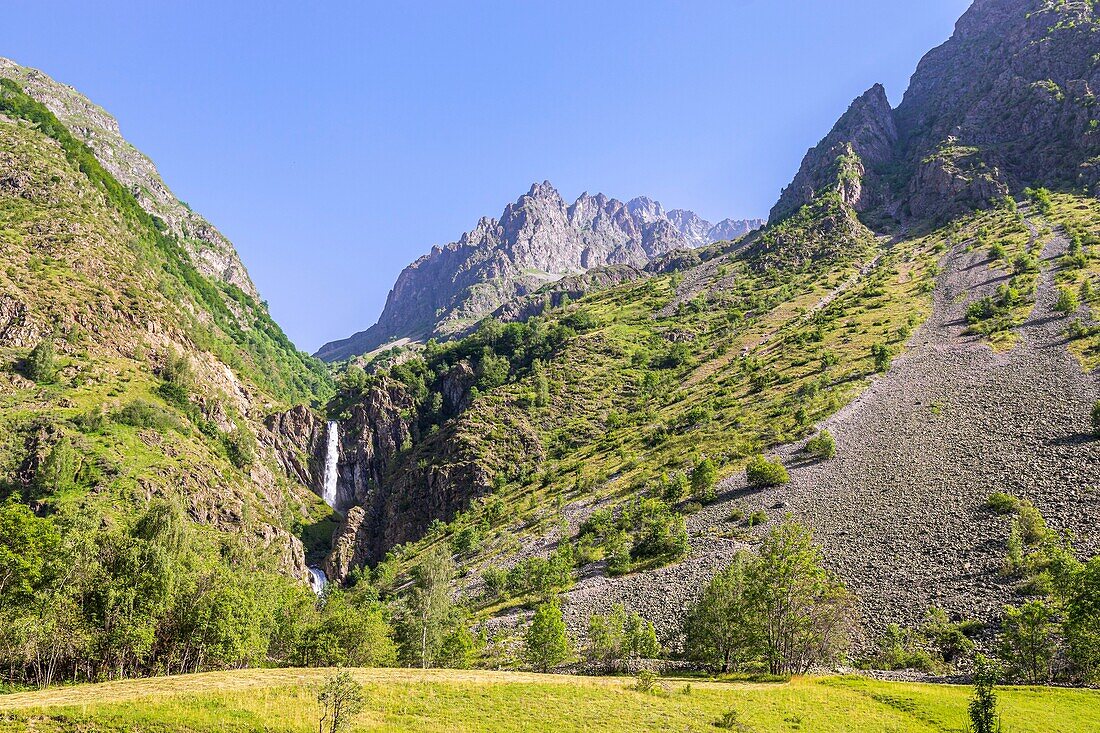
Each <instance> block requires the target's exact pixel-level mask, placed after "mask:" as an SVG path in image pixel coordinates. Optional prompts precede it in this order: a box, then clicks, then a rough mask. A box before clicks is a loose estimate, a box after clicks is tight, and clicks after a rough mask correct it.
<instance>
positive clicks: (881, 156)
mask: <svg viewBox="0 0 1100 733" xmlns="http://www.w3.org/2000/svg"><path fill="white" fill-rule="evenodd" d="M897 141H898V130H897V125H896V124H895V122H894V111H893V109H892V108H891V107H890V100H889V99H887V97H886V89H885V88H884V87H883V86H882V85H881V84H875V85H874V86H872V87H871V88H870V89H868V90H867V91H866V92H864V93H863V94H861V95H860V96H859V97H857V98H856V99H855V101H853V102H852V104H851V106H849V107H848V111H847V112H845V113H844V115H843V116H841V118H840V119H839V120H838V121H837V123H836V124H835V125H834V126H833V129H832V130H831V131H830V132H829V134H828V135H826V136H825V139H824V140H822V141H821V142H820V143H818V144H817V146H816V147H814V148H812V149H811V150H810V151H809V152H808V153H806V157H805V158H803V160H802V167H801V168H800V169H799V171H798V175H796V176H795V178H794V180H793V181H792V182H791V185H789V186H788V187H787V188H785V189H784V190H783V193H782V194H781V195H780V197H779V201H778V203H776V205H775V207H774V208H773V209H772V211H771V215H770V217H769V220H770V221H772V222H775V221H778V220H779V219H783V218H785V217H787V216H789V215H791V214H793V213H794V212H796V211H798V209H799V208H801V207H802V206H804V205H805V204H807V203H809V202H810V201H812V200H813V199H814V197H815V196H817V195H819V194H821V193H822V192H823V191H825V190H835V191H837V192H839V193H840V195H841V198H842V199H843V200H844V202H845V203H847V204H848V205H850V206H852V207H853V208H855V209H856V210H857V211H859V210H863V209H865V208H867V207H868V206H869V205H870V204H871V201H870V200H868V199H866V198H865V197H864V192H865V187H864V185H863V184H862V182H863V178H864V176H865V175H866V174H867V171H868V169H874V168H876V167H880V166H884V165H886V164H887V163H889V161H890V160H891V158H892V157H893V155H894V147H895V145H896V144H897Z"/></svg>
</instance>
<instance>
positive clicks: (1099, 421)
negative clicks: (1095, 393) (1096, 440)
mask: <svg viewBox="0 0 1100 733" xmlns="http://www.w3.org/2000/svg"><path fill="white" fill-rule="evenodd" d="M1092 434H1093V435H1095V436H1097V437H1100V400H1097V401H1096V404H1095V405H1093V406H1092Z"/></svg>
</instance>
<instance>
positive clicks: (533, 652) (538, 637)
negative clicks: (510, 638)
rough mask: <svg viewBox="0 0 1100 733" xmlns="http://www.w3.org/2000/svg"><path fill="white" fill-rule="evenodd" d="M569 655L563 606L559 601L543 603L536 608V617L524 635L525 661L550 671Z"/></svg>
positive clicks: (537, 668)
mask: <svg viewBox="0 0 1100 733" xmlns="http://www.w3.org/2000/svg"><path fill="white" fill-rule="evenodd" d="M569 655H570V643H569V635H568V634H567V633H566V630H565V620H564V619H563V618H562V613H561V607H560V606H558V603H557V601H551V602H549V603H543V604H542V605H540V606H539V607H538V608H536V609H535V617H534V619H533V620H532V621H531V625H530V626H528V627H527V633H526V634H525V635H524V637H523V658H524V661H526V662H527V664H529V665H530V666H531V667H532V668H534V669H535V670H537V671H539V672H549V671H550V670H551V669H553V668H554V667H556V666H557V665H559V664H561V663H562V662H564V661H565V660H567V659H569Z"/></svg>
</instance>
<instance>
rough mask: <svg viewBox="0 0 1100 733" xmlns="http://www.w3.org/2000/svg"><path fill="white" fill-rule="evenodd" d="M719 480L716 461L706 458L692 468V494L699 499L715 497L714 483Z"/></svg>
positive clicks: (705, 499)
mask: <svg viewBox="0 0 1100 733" xmlns="http://www.w3.org/2000/svg"><path fill="white" fill-rule="evenodd" d="M717 480H718V468H717V467H716V466H715V465H714V461H712V460H711V459H709V458H704V459H703V460H702V461H700V462H699V463H697V464H695V467H694V468H692V469H691V495H692V496H693V497H694V498H695V499H696V500H697V501H711V500H712V499H714V484H715V482H716V481H717Z"/></svg>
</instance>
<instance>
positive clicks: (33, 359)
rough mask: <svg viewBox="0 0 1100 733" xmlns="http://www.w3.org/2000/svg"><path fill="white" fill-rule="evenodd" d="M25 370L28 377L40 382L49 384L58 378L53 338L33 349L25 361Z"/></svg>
mask: <svg viewBox="0 0 1100 733" xmlns="http://www.w3.org/2000/svg"><path fill="white" fill-rule="evenodd" d="M23 371H24V373H25V374H26V375H27V378H28V379H33V380H34V381H35V382H38V383H39V384H49V383H51V382H53V381H54V380H55V379H57V364H56V361H55V357H54V350H53V341H52V340H51V339H46V340H44V341H42V342H41V343H39V344H38V346H35V347H34V348H33V349H31V353H30V354H28V355H27V360H26V361H25V362H24V363H23Z"/></svg>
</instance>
